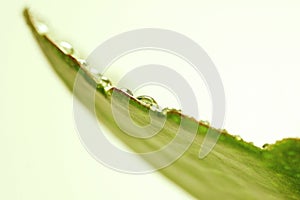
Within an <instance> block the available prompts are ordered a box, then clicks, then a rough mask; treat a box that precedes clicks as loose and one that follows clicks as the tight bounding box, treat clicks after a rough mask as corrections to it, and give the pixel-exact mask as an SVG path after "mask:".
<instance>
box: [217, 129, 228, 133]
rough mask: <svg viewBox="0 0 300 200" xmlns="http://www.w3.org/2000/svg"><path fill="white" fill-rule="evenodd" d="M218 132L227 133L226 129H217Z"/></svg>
mask: <svg viewBox="0 0 300 200" xmlns="http://www.w3.org/2000/svg"><path fill="white" fill-rule="evenodd" d="M219 131H220V132H221V133H228V131H227V130H226V129H219Z"/></svg>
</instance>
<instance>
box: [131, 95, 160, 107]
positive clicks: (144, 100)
mask: <svg viewBox="0 0 300 200" xmlns="http://www.w3.org/2000/svg"><path fill="white" fill-rule="evenodd" d="M136 98H137V99H138V100H139V101H141V102H142V103H143V104H145V105H146V106H149V107H152V106H155V107H158V104H157V102H156V101H155V100H154V99H153V98H152V97H150V96H147V95H142V96H138V97H136Z"/></svg>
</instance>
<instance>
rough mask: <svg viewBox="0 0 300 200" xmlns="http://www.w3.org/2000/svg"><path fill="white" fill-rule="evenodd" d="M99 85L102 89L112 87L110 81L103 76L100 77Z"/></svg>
mask: <svg viewBox="0 0 300 200" xmlns="http://www.w3.org/2000/svg"><path fill="white" fill-rule="evenodd" d="M100 84H101V85H102V86H103V87H104V89H105V88H110V87H111V86H112V84H111V82H110V80H109V79H108V78H107V77H105V76H101V79H100Z"/></svg>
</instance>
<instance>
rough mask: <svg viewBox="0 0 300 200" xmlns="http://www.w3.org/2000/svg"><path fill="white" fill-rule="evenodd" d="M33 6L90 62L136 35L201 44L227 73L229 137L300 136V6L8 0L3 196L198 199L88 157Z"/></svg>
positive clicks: (4, 10)
mask: <svg viewBox="0 0 300 200" xmlns="http://www.w3.org/2000/svg"><path fill="white" fill-rule="evenodd" d="M25 5H27V6H30V7H32V8H33V9H34V11H37V12H38V13H39V14H40V15H42V17H43V18H44V19H46V20H47V21H49V22H50V27H51V28H53V29H54V32H55V33H56V34H57V36H58V38H60V39H64V40H67V41H69V42H71V43H72V44H74V46H75V48H76V49H78V50H79V51H80V53H81V55H83V56H87V55H88V54H89V53H90V52H91V51H92V50H93V49H94V48H95V47H96V46H97V45H99V44H100V43H101V42H103V41H104V40H105V39H108V38H110V37H111V36H113V35H116V34H119V33H122V32H124V31H128V30H132V29H137V28H147V27H155V28H165V29H171V30H174V31H177V32H180V33H182V34H184V35H186V36H188V37H190V38H191V39H193V40H194V41H196V42H197V43H198V44H200V45H201V46H202V47H203V48H204V49H205V50H206V52H207V53H208V55H209V56H210V57H211V58H212V60H213V61H214V63H215V64H216V66H217V68H218V70H219V73H220V75H221V77H222V80H223V83H224V87H225V92H226V97H227V113H226V123H225V128H226V129H227V130H228V131H229V132H230V133H232V134H238V135H240V136H241V137H242V138H244V139H245V140H246V141H249V142H254V143H255V144H256V145H258V146H261V145H263V144H264V143H273V142H275V141H276V140H279V139H281V138H284V137H299V136H300V125H299V116H300V114H299V111H300V105H299V102H300V94H299V91H300V84H299V83H300V79H299V74H300V73H299V72H300V70H299V67H300V59H299V52H300V37H299V35H300V26H299V19H300V2H299V1H274V0H273V1H226V2H223V1H206V2H205V1H196V0H195V1H189V0H187V1H182V2H181V3H176V2H175V1H171V0H170V1H169V0H167V1H143V0H136V1H115V0H110V1H90V2H88V1H80V2H77V1H63V2H61V1H58V0H53V1H40V0H39V1H37V0H29V1H26V2H23V3H22V2H16V1H9V2H2V6H1V19H0V20H1V25H2V28H1V37H0V39H1V43H0V44H1V48H0V50H1V58H2V59H1V60H2V64H1V73H0V87H1V92H2V95H1V100H0V101H1V104H0V109H1V113H0V118H1V126H0V134H1V140H0V156H1V158H2V162H1V167H0V169H1V172H0V175H1V176H0V177H1V180H0V188H1V192H0V199H31V200H32V199H155V198H156V199H162V198H168V199H171V198H172V199H186V198H190V197H189V196H188V195H187V194H186V193H184V192H183V191H182V190H181V189H180V188H178V187H177V186H174V185H173V184H172V183H171V182H169V181H168V180H166V179H164V178H163V177H161V176H160V175H159V174H158V173H154V174H150V175H143V176H133V175H128V174H121V173H118V172H115V171H112V170H110V169H107V168H105V167H103V166H102V165H100V164H99V163H97V162H96V161H95V160H94V159H93V158H92V157H91V156H90V155H89V154H88V153H87V152H86V151H85V149H84V148H83V146H82V145H81V144H80V141H79V138H78V137H77V133H76V130H75V126H74V121H73V113H72V112H73V111H72V95H71V94H70V93H69V92H68V91H67V89H66V87H65V86H64V85H63V84H62V82H61V81H60V80H59V78H58V77H56V75H55V74H54V73H53V71H52V69H51V68H50V66H49V64H48V63H47V62H46V60H45V59H44V57H43V55H42V54H41V52H40V50H39V49H38V46H37V44H36V42H35V41H34V40H33V37H32V35H31V34H30V31H29V30H28V28H27V27H26V25H25V23H24V20H23V18H22V8H23V7H24V6H25ZM203 115H204V116H205V115H206V113H204V114H203ZM207 115H209V114H207ZM179 175H180V172H179Z"/></svg>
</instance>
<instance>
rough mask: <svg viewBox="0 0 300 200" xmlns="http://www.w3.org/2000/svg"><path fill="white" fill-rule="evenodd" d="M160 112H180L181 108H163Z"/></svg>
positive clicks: (165, 113)
mask: <svg viewBox="0 0 300 200" xmlns="http://www.w3.org/2000/svg"><path fill="white" fill-rule="evenodd" d="M161 112H162V114H164V115H167V114H168V113H169V112H176V113H181V110H177V109H175V108H164V109H162V111H161Z"/></svg>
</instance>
